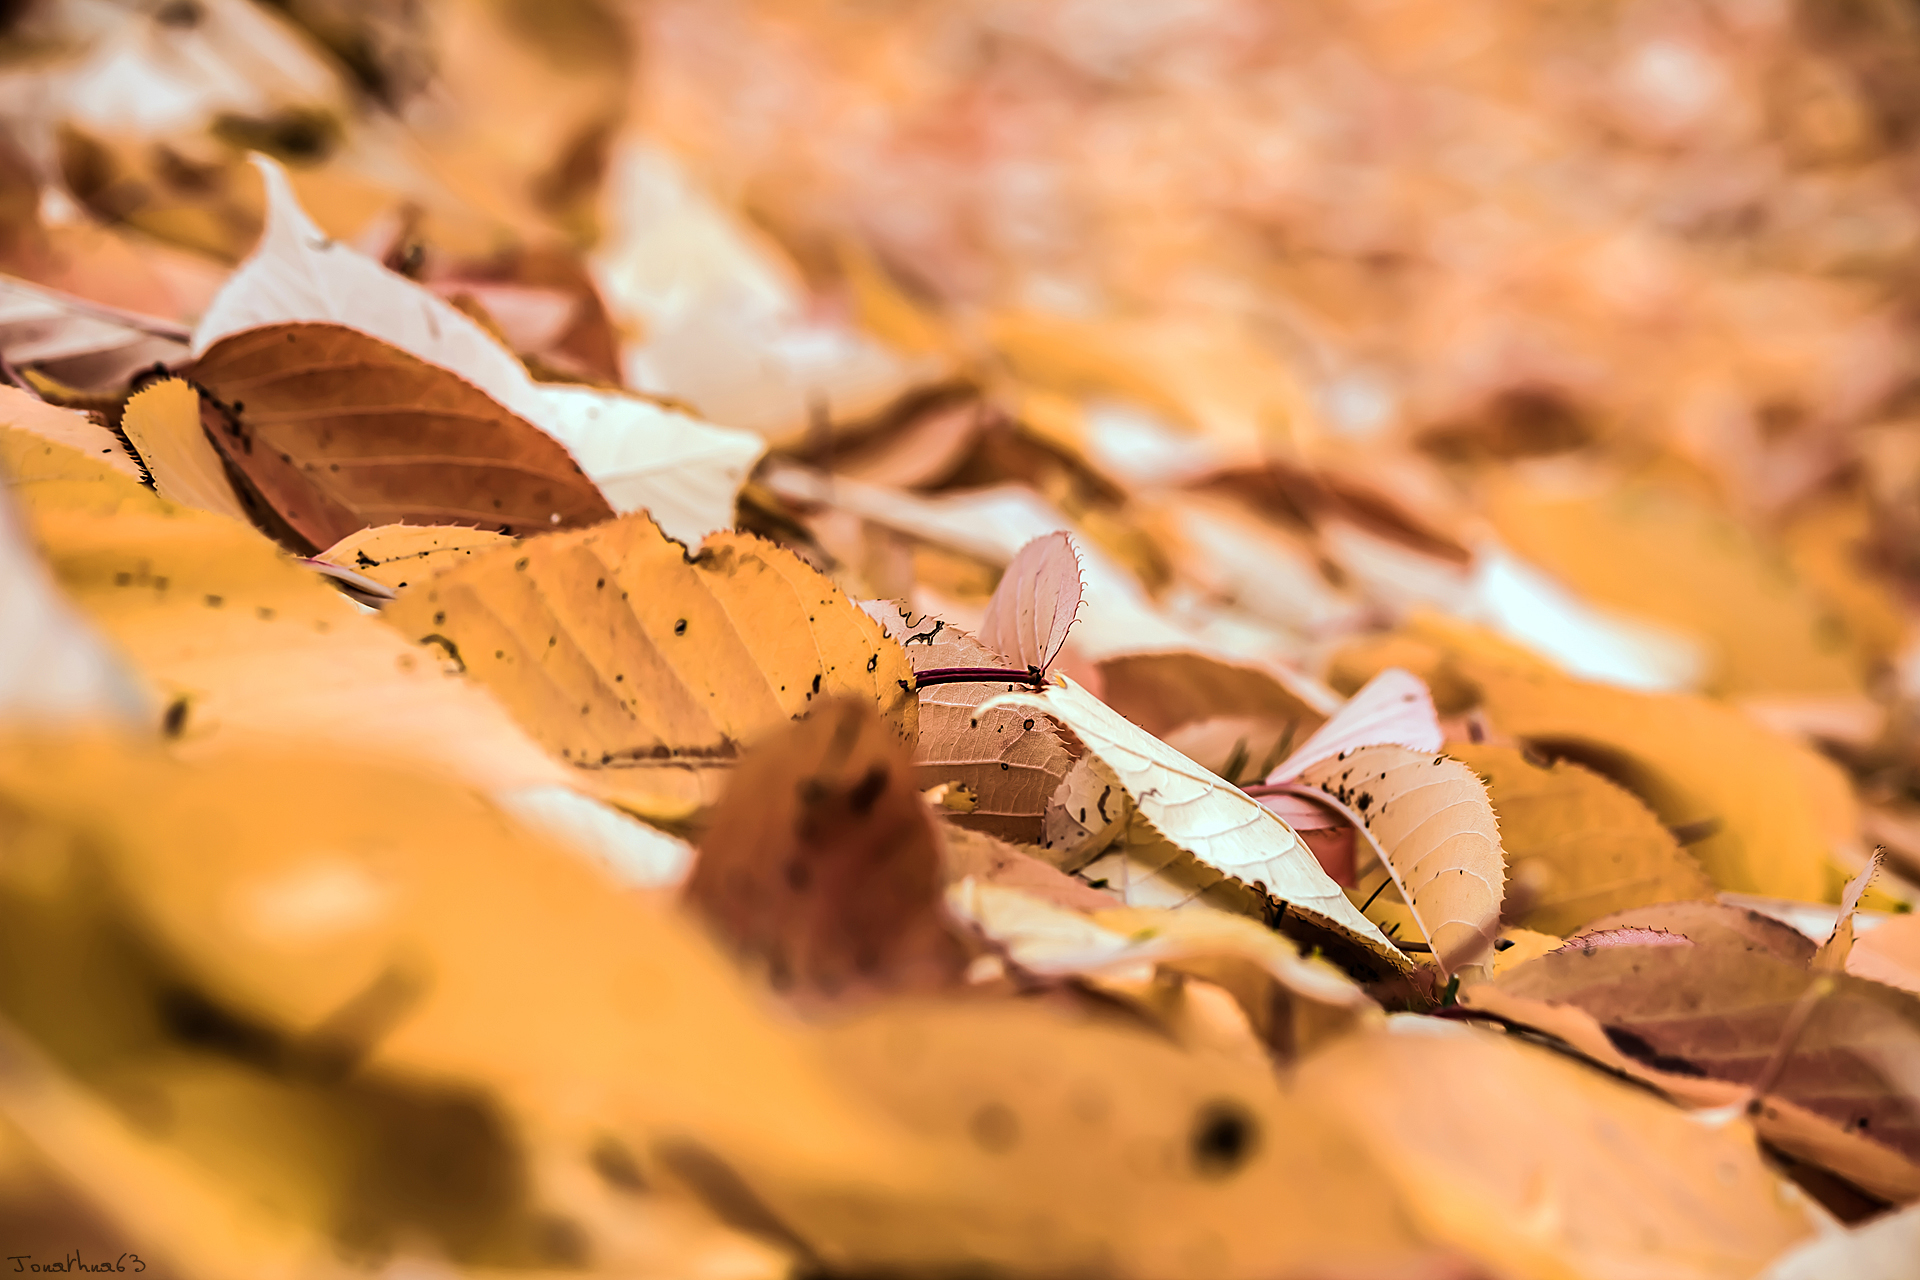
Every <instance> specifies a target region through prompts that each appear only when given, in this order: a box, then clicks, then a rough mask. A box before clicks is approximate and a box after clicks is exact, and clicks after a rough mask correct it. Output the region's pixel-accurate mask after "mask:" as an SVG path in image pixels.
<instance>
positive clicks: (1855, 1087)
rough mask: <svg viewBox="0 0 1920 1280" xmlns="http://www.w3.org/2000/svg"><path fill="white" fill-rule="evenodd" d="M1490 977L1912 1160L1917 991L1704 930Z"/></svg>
mask: <svg viewBox="0 0 1920 1280" xmlns="http://www.w3.org/2000/svg"><path fill="white" fill-rule="evenodd" d="M1823 984H1824V985H1823ZM1496 985H1497V986H1498V987H1499V989H1500V990H1502V991H1504V992H1507V993H1510V994H1512V995H1514V996H1519V997H1522V998H1525V999H1531V1000H1538V1001H1545V1002H1549V1003H1552V1004H1562V1005H1571V1006H1573V1007H1575V1008H1577V1009H1580V1010H1582V1011H1584V1012H1585V1013H1587V1014H1589V1015H1591V1016H1592V1017H1593V1018H1594V1019H1595V1020H1596V1021H1597V1022H1598V1023H1599V1024H1600V1026H1601V1027H1602V1028H1603V1029H1604V1030H1605V1033H1606V1035H1607V1038H1608V1039H1609V1040H1610V1041H1611V1042H1612V1043H1613V1045H1614V1047H1615V1048H1617V1049H1618V1050H1619V1051H1620V1052H1621V1053H1623V1054H1625V1055H1627V1056H1628V1057H1630V1058H1633V1059H1635V1060H1637V1061H1639V1062H1642V1063H1644V1064H1646V1065H1647V1066H1650V1067H1653V1068H1655V1069H1657V1070H1660V1071H1664V1072H1667V1073H1669V1074H1679V1075H1687V1076H1704V1077H1708V1078H1711V1079H1715V1080H1725V1081H1730V1082H1732V1083H1734V1084H1738V1085H1743V1086H1747V1087H1749V1088H1756V1089H1758V1090H1759V1091H1761V1092H1762V1093H1763V1094H1764V1095H1766V1096H1768V1097H1772V1096H1776V1095H1777V1096H1778V1097H1779V1098H1781V1099H1784V1100H1785V1101H1787V1102H1791V1103H1794V1104H1796V1105H1798V1106H1800V1107H1803V1108H1804V1109H1806V1110H1807V1111H1809V1112H1812V1113H1813V1114H1814V1115H1816V1116H1820V1117H1822V1118H1824V1119H1825V1120H1826V1121H1827V1122H1828V1123H1829V1124H1830V1125H1832V1126H1834V1127H1836V1128H1838V1129H1840V1130H1841V1131H1843V1132H1846V1133H1855V1134H1859V1135H1860V1136H1863V1137H1865V1138H1867V1139H1869V1140H1871V1141H1872V1142H1874V1143H1877V1144H1879V1145H1881V1146H1884V1147H1887V1148H1889V1149H1891V1150H1892V1151H1893V1152H1895V1153H1897V1154H1898V1155H1900V1156H1901V1157H1903V1158H1904V1159H1906V1160H1908V1161H1914V1160H1916V1159H1917V1158H1920V1002H1917V1001H1915V1000H1914V998H1913V997H1911V996H1909V995H1908V994H1906V993H1904V992H1896V991H1892V990H1889V989H1887V988H1886V987H1882V986H1880V985H1879V984H1877V983H1872V982H1867V981H1864V980H1861V979H1858V978H1852V977H1847V976H1845V975H1840V974H1813V973H1810V972H1808V970H1807V968H1806V967H1805V965H1804V963H1793V962H1791V961H1788V960H1784V959H1781V958H1779V957H1778V956H1774V955H1769V954H1767V953H1766V952H1765V951H1761V950H1753V949H1748V948H1747V947H1745V946H1743V945H1740V944H1738V943H1731V942H1727V943H1703V942H1701V941H1700V940H1698V939H1696V940H1695V945H1694V946H1690V947H1595V948H1584V947H1583V948H1575V947H1567V948H1563V949H1561V950H1559V951H1556V952H1554V953H1552V954H1550V955H1546V956H1542V957H1540V958H1539V959H1538V960H1534V961H1532V962H1530V963H1528V964H1524V965H1521V966H1519V967H1518V968H1516V969H1514V970H1512V971H1511V972H1509V973H1507V974H1505V975H1504V976H1502V977H1501V978H1500V979H1499V981H1498V982H1497V984H1496Z"/></svg>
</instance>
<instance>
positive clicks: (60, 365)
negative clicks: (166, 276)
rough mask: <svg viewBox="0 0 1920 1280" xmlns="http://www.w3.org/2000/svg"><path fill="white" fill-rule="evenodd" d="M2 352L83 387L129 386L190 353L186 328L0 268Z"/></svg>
mask: <svg viewBox="0 0 1920 1280" xmlns="http://www.w3.org/2000/svg"><path fill="white" fill-rule="evenodd" d="M0 355H4V356H5V357H6V360H7V363H9V364H11V365H13V366H14V367H15V368H35V369H39V370H42V371H43V372H45V373H46V374H48V375H49V376H51V377H54V378H57V379H59V380H60V381H61V382H62V383H64V384H66V385H67V386H70V387H75V388H78V389H80V390H83V391H109V390H123V389H124V388H125V387H126V385H127V379H128V378H129V377H131V376H132V375H133V374H134V373H136V372H138V371H140V370H142V369H151V368H152V367H153V366H154V365H156V364H178V363H181V362H182V361H184V360H185V359H186V358H187V331H186V329H185V328H183V327H182V326H180V325H178V324H175V323H173V322H172V321H170V320H163V319H161V318H159V317H157V316H143V315H136V314H135V313H133V312H130V311H122V310H120V309H119V308H117V307H109V306H105V305H102V304H101V303H97V302H91V301H89V300H87V299H85V298H79V297H75V296H74V295H73V294H70V293H63V292H61V291H60V290H58V289H49V288H46V287H44V286H41V285H34V284H28V283H27V282H26V281H24V280H17V279H14V278H13V277H11V276H0Z"/></svg>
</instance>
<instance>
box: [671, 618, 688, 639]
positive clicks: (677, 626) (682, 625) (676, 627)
mask: <svg viewBox="0 0 1920 1280" xmlns="http://www.w3.org/2000/svg"><path fill="white" fill-rule="evenodd" d="M673 634H675V635H677V636H683V635H685V634H687V620H686V619H685V618H682V619H680V621H678V622H676V623H674V624H673Z"/></svg>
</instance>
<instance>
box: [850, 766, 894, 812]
mask: <svg viewBox="0 0 1920 1280" xmlns="http://www.w3.org/2000/svg"><path fill="white" fill-rule="evenodd" d="M886 789H887V766H885V765H883V764H876V765H875V766H873V768H871V769H869V770H867V773H866V776H865V777H863V778H861V779H860V781H859V782H857V783H855V784H854V788H853V790H852V791H849V792H848V793H847V803H848V804H849V805H851V806H852V807H853V811H854V812H855V813H858V814H862V815H864V814H866V813H867V812H868V811H869V810H871V809H872V808H873V804H874V801H876V800H878V799H879V798H880V793H881V792H882V791H885V790H886Z"/></svg>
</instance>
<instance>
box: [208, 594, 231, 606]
mask: <svg viewBox="0 0 1920 1280" xmlns="http://www.w3.org/2000/svg"><path fill="white" fill-rule="evenodd" d="M226 602H227V601H226V597H224V596H208V597H207V608H209V609H218V608H219V607H220V606H221V605H223V604H225V603H226Z"/></svg>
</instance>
